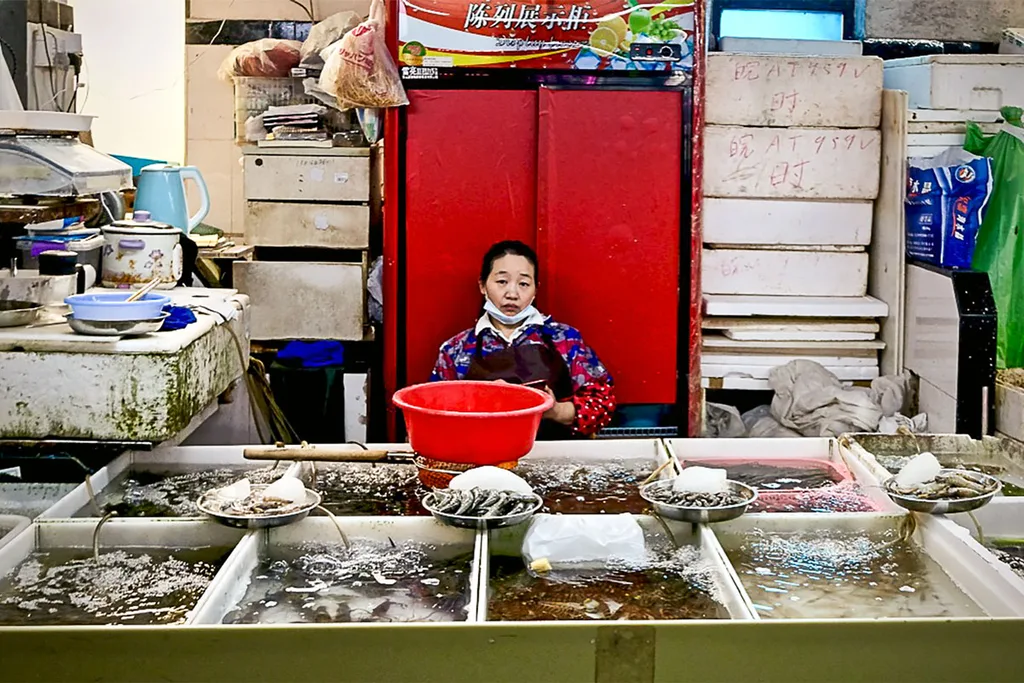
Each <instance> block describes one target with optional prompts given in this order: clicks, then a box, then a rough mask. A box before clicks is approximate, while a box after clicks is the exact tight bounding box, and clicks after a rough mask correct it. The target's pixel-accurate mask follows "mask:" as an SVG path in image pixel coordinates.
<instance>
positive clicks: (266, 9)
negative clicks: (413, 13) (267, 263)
mask: <svg viewBox="0 0 1024 683" xmlns="http://www.w3.org/2000/svg"><path fill="white" fill-rule="evenodd" d="M297 1H300V2H302V3H303V4H305V5H306V6H307V7H308V6H312V8H313V16H314V18H315V19H316V20H318V21H319V20H321V19H324V18H325V17H328V16H330V15H331V14H334V13H336V12H342V11H353V12H358V13H359V14H360V15H366V14H367V12H368V11H369V0H297ZM185 9H186V14H185V21H186V27H185V59H186V62H185V63H186V71H187V83H186V91H185V101H186V105H187V121H186V150H185V155H186V163H188V164H191V165H193V166H197V167H199V170H200V171H201V172H202V174H203V178H204V179H205V180H206V185H207V188H208V189H209V192H210V204H211V207H210V214H209V216H207V218H206V222H207V223H209V224H210V225H214V226H216V227H218V228H220V229H222V230H224V231H225V232H227V233H230V234H232V235H239V236H241V235H243V233H244V228H243V214H244V209H245V204H244V201H243V199H242V167H241V164H240V163H239V160H240V158H241V151H240V148H239V147H238V146H236V145H235V142H234V139H235V135H234V91H233V90H232V87H231V84H230V83H225V82H223V81H221V80H220V79H218V78H217V69H218V68H219V67H220V64H221V62H223V61H224V58H225V57H227V56H228V54H229V53H230V52H231V50H232V48H234V47H235V46H236V45H239V44H241V43H244V42H247V41H249V40H257V39H259V38H268V37H274V38H295V39H298V40H302V39H303V38H304V37H305V36H306V34H307V33H308V32H309V27H310V22H309V16H308V15H307V14H306V13H305V12H304V11H303V10H302V8H300V7H299V6H297V5H295V4H293V3H292V2H289V0H189V1H187V3H186V8H185ZM222 22H223V26H222V25H221V24H222ZM194 200H195V199H194V198H191V199H190V204H191V202H192V201H194Z"/></svg>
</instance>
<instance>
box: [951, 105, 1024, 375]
mask: <svg viewBox="0 0 1024 683" xmlns="http://www.w3.org/2000/svg"><path fill="white" fill-rule="evenodd" d="M1022 113H1024V112H1022V110H1021V109H1020V108H1019V107H1003V109H1002V115H1003V118H1004V119H1006V121H1007V123H1006V124H1005V125H1003V126H1002V128H1001V129H1000V131H999V132H998V133H996V134H995V135H991V136H989V135H985V134H984V133H983V132H982V131H981V127H980V126H978V125H977V124H976V123H974V122H973V121H968V122H967V141H966V142H965V143H964V149H966V150H967V151H968V152H971V153H972V154H980V155H982V156H986V157H991V159H992V179H993V187H992V198H991V199H990V200H989V206H988V212H987V213H986V214H985V220H984V221H983V222H982V224H981V229H980V230H979V231H978V242H977V246H976V247H975V250H974V260H973V261H972V263H971V265H972V267H973V268H974V269H975V270H980V271H983V272H986V273H988V277H989V280H991V282H992V296H993V297H994V298H995V303H996V312H997V313H998V321H997V330H998V334H997V341H996V367H997V368H999V369H1002V368H1019V367H1024V285H1022V284H1021V283H1022V282H1024V125H1022V123H1021V114H1022Z"/></svg>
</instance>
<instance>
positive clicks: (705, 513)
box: [640, 481, 758, 524]
mask: <svg viewBox="0 0 1024 683" xmlns="http://www.w3.org/2000/svg"><path fill="white" fill-rule="evenodd" d="M668 486H672V482H670V481H652V482H651V483H650V484H647V485H646V486H644V487H643V488H641V489H640V495H641V496H643V499H644V500H646V501H647V502H648V503H650V504H651V505H652V506H654V511H655V512H656V513H657V514H658V515H659V516H660V517H665V518H667V519H674V520H676V521H677V522H690V523H692V524H713V523H716V522H728V521H729V520H730V519H736V518H737V517H739V516H741V515H743V514H744V513H745V512H746V511H747V508H749V507H750V506H751V505H753V503H754V501H756V500H757V496H758V493H757V489H755V488H753V487H751V486H747V485H746V484H741V483H740V482H738V481H729V490H730V491H732V492H733V493H739V494H741V495H745V496H748V498H747V500H746V501H744V502H742V503H736V504H735V505H720V506H717V507H684V506H682V505H670V504H668V503H663V502H661V501H658V500H655V499H654V498H653V497H652V495H651V494H652V492H653V491H655V490H657V489H659V488H665V487H668Z"/></svg>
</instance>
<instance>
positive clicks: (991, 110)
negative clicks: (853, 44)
mask: <svg viewBox="0 0 1024 683" xmlns="http://www.w3.org/2000/svg"><path fill="white" fill-rule="evenodd" d="M885 87H886V89H888V90H905V91H906V92H907V93H908V95H909V107H910V112H909V113H908V121H907V133H908V135H907V155H908V156H909V157H910V158H917V157H921V158H930V157H934V156H936V155H938V154H941V153H943V152H945V151H946V150H948V149H950V148H962V147H963V144H964V134H965V132H966V129H967V124H966V122H967V121H974V122H976V123H978V124H980V125H981V127H982V129H983V130H984V131H985V132H986V133H990V134H991V133H995V132H997V130H998V129H999V126H1000V123H999V122H1000V121H1001V120H1002V119H1001V118H1000V112H999V110H1000V109H1001V108H1002V107H1004V106H1006V105H1013V106H1018V107H1020V106H1024V54H1019V55H933V56H930V57H913V58H910V59H894V60H891V61H888V62H886V63H885Z"/></svg>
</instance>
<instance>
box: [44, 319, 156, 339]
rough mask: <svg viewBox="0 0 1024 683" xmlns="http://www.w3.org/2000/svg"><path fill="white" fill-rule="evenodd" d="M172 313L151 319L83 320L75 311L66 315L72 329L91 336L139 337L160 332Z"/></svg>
mask: <svg viewBox="0 0 1024 683" xmlns="http://www.w3.org/2000/svg"><path fill="white" fill-rule="evenodd" d="M170 315H171V314H170V313H161V314H160V316H159V317H158V318H153V319H151V320H81V319H79V318H76V317H75V316H74V314H73V313H68V314H67V315H66V316H64V317H65V318H66V319H67V321H68V325H70V326H71V329H72V330H74V331H75V332H77V333H78V334H85V335H88V336H90V337H138V336H141V335H143V334H150V333H151V332H159V331H160V328H161V327H163V325H164V321H165V320H167V318H168V316H170Z"/></svg>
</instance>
